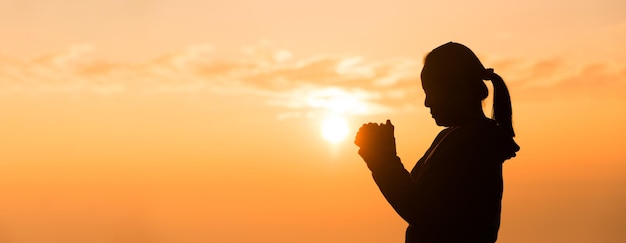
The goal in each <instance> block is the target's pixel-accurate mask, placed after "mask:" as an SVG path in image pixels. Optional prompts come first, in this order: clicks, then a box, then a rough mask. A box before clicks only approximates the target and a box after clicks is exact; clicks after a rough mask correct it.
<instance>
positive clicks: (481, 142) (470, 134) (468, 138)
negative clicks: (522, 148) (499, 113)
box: [446, 118, 519, 159]
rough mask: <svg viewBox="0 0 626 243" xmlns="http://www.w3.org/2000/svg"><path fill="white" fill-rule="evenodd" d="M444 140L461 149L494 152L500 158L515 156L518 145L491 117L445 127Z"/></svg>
mask: <svg viewBox="0 0 626 243" xmlns="http://www.w3.org/2000/svg"><path fill="white" fill-rule="evenodd" d="M446 130H448V131H449V134H448V135H447V136H446V140H447V141H446V142H447V143H448V144H449V145H450V146H453V147H457V148H458V149H461V150H472V151H475V152H479V153H483V154H494V155H496V156H497V157H501V158H502V159H508V158H511V157H514V156H515V152H517V151H518V150H519V146H517V144H516V143H515V141H513V138H511V137H508V136H506V135H505V133H504V132H503V131H502V129H501V128H500V127H499V126H498V124H497V123H496V122H495V121H494V120H492V119H488V118H486V119H484V120H482V121H479V122H476V123H472V124H468V125H465V126H458V127H451V128H448V129H446Z"/></svg>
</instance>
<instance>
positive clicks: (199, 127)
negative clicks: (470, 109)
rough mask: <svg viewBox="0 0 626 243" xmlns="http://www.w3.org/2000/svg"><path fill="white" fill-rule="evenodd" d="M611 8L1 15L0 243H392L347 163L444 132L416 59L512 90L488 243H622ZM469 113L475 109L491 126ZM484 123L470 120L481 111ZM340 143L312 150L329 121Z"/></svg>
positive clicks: (484, 4)
mask: <svg viewBox="0 0 626 243" xmlns="http://www.w3.org/2000/svg"><path fill="white" fill-rule="evenodd" d="M625 13H626V5H625V4H624V3H623V2H621V1H552V2H550V3H544V1H523V3H521V2H520V3H513V2H511V3H507V2H502V1H479V2H478V3H473V4H469V3H465V4H458V5H457V4H454V3H453V1H400V0H394V1H378V2H377V1H366V2H363V1H278V0H274V1H223V2H217V1H166V0H161V1H158V0H155V1H147V0H145V1H70V0H63V1H54V2H52V1H17V0H16V1H0V29H2V30H3V31H0V40H1V41H0V43H2V44H1V45H0V111H2V112H0V135H1V138H0V154H2V156H1V158H0V168H1V169H0V178H2V179H0V195H2V196H1V197H0V242H251V241H255V242H401V241H402V240H403V232H404V228H405V226H406V225H405V223H404V222H403V221H402V220H401V219H400V218H399V217H398V216H397V215H395V213H394V212H393V210H392V209H391V207H390V206H389V205H388V204H387V203H386V202H385V201H384V199H383V197H382V196H381V195H380V193H379V192H378V190H377V188H376V186H375V184H374V183H373V181H372V180H371V176H370V174H369V172H368V170H367V168H366V166H365V165H364V164H363V162H362V161H361V160H360V158H359V157H358V156H357V154H356V147H355V146H353V145H352V144H351V140H352V136H353V135H354V132H355V131H356V129H357V128H358V126H360V124H361V123H363V122H369V121H378V122H382V121H384V120H385V119H387V118H390V119H392V121H393V122H394V124H395V125H396V138H397V142H398V152H399V155H400V156H401V158H402V159H403V162H404V164H405V165H406V167H407V168H411V167H412V166H413V164H414V163H415V161H417V159H418V158H419V157H420V156H421V154H422V153H423V152H424V151H425V149H426V148H427V146H428V145H429V144H430V142H431V141H432V139H433V138H434V136H435V135H436V134H437V132H438V131H439V130H440V128H438V127H436V126H435V124H434V122H433V121H432V119H431V118H430V115H429V114H428V110H427V109H426V108H424V107H423V105H422V104H423V94H422V90H421V87H420V84H419V72H420V69H421V61H422V60H421V59H422V57H423V56H424V55H425V54H426V53H427V52H428V51H429V50H431V49H433V48H434V47H436V46H438V45H440V44H443V43H445V42H447V41H458V42H461V43H464V44H466V45H468V46H469V47H470V48H472V49H473V50H474V51H475V52H477V53H478V54H479V56H480V57H481V59H482V60H483V63H484V64H485V65H486V66H489V67H493V68H495V70H496V72H498V73H499V74H501V75H502V76H503V77H504V78H505V80H506V81H507V82H508V84H509V87H510V89H511V93H512V96H513V106H514V123H515V127H516V132H517V134H518V137H517V140H518V142H519V144H520V145H521V146H522V150H521V151H520V153H519V156H518V157H517V158H515V159H513V160H511V161H508V162H506V163H505V196H504V201H503V203H504V205H503V206H504V208H503V221H502V228H501V233H500V239H501V240H500V241H499V242H512V243H515V242H624V241H626V234H624V233H623V230H622V228H623V225H626V210H625V209H624V207H623V205H625V204H626V191H625V190H624V188H625V187H624V186H626V180H625V179H624V178H626V153H624V152H623V148H622V147H623V144H626V129H625V128H624V126H623V124H625V123H626V112H624V111H623V109H622V107H625V106H626V100H625V99H624V98H623V93H624V91H625V90H626V50H625V49H624V48H623V43H624V42H625V41H626V18H625V17H624V16H626V15H625ZM489 104H490V103H489V102H488V101H487V102H486V104H485V107H486V108H488V107H489ZM487 112H488V111H487ZM329 116H341V117H343V118H345V119H346V121H347V123H348V127H349V129H350V132H349V134H348V138H347V139H346V140H344V141H342V142H339V143H337V144H332V143H329V142H328V141H326V140H324V138H323V137H322V132H321V131H320V129H321V124H322V122H323V120H324V119H325V118H326V117H329Z"/></svg>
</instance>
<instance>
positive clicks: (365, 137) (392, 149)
mask: <svg viewBox="0 0 626 243" xmlns="http://www.w3.org/2000/svg"><path fill="white" fill-rule="evenodd" d="M354 144H356V145H357V146H359V148H360V149H359V155H360V156H361V158H363V160H365V162H366V163H368V164H370V163H381V162H382V161H385V160H387V159H390V158H393V157H395V156H396V139H395V137H394V126H393V124H391V121H390V120H387V122H386V123H384V124H378V123H371V122H370V123H366V124H363V126H361V128H359V131H358V132H357V134H356V138H355V140H354Z"/></svg>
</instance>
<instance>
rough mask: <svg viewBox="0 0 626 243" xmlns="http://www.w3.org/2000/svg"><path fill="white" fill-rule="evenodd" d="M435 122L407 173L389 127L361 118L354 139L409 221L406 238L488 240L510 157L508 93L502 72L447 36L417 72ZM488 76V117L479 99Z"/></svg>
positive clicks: (493, 236) (512, 153) (390, 199)
mask: <svg viewBox="0 0 626 243" xmlns="http://www.w3.org/2000/svg"><path fill="white" fill-rule="evenodd" d="M421 79H422V87H423V89H424V92H425V93H426V99H425V102H424V105H425V106H426V107H429V108H430V112H431V114H432V117H433V118H434V119H435V121H436V123H437V125H439V126H444V127H446V128H445V129H444V130H442V131H441V132H440V133H439V135H437V137H436V138H435V140H434V142H433V143H432V145H431V146H430V148H429V149H428V150H427V151H426V153H425V154H424V156H423V157H422V158H421V159H420V160H419V161H418V162H417V164H416V165H415V167H414V168H413V170H411V172H410V173H409V172H408V171H407V170H406V169H405V168H404V166H403V165H402V163H401V161H400V158H399V157H398V156H397V155H396V145H395V138H394V134H393V132H394V131H393V130H394V127H393V125H392V124H391V121H389V120H387V122H386V123H385V124H376V123H367V124H364V125H363V126H362V127H361V128H360V129H359V131H358V133H357V135H356V139H355V144H356V145H357V146H359V147H360V149H359V155H360V156H361V157H362V158H363V160H364V161H365V162H366V164H367V166H368V168H369V169H370V170H371V171H372V175H373V177H374V181H375V182H376V184H377V185H378V187H379V188H380V190H381V192H382V193H383V195H384V197H385V198H386V199H387V201H388V202H389V204H391V206H392V207H393V208H394V209H395V211H396V212H397V213H398V214H399V215H400V216H401V217H402V218H403V219H404V220H405V221H406V222H408V223H409V226H408V228H407V231H406V242H407V243H409V242H410V243H416V242H419V243H429V242H495V241H496V239H497V236H498V229H499V227H500V211H501V201H502V190H503V182H502V163H503V162H504V161H505V160H507V159H510V158H511V157H514V156H515V153H516V152H517V151H519V146H518V145H517V144H516V143H515V141H514V140H513V137H514V136H515V133H514V131H513V126H512V121H511V116H512V112H511V99H510V96H509V91H508V89H507V87H506V85H505V84H504V81H503V80H502V78H501V77H500V76H499V75H497V74H495V73H494V72H493V69H485V67H484V66H483V65H482V63H481V62H480V60H478V57H476V55H475V54H474V53H473V52H472V51H471V50H470V49H469V48H467V47H466V46H464V45H461V44H458V43H453V42H449V43H446V44H444V45H442V46H439V47H437V48H435V49H434V50H433V51H431V52H430V53H429V54H428V55H427V56H426V58H425V60H424V68H423V69H422V74H421ZM483 80H490V81H491V82H492V84H493V87H494V103H493V119H489V118H487V117H485V115H484V112H483V110H482V100H484V99H485V98H487V95H488V91H487V86H486V85H485V83H484V82H483Z"/></svg>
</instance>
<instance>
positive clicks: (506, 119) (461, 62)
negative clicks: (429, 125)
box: [421, 42, 515, 137]
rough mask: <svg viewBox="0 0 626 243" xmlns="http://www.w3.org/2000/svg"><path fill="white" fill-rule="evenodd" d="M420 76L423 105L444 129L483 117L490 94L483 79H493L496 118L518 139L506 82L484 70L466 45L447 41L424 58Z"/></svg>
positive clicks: (488, 70)
mask: <svg viewBox="0 0 626 243" xmlns="http://www.w3.org/2000/svg"><path fill="white" fill-rule="evenodd" d="M421 77H422V87H423V88H424V92H426V100H425V101H424V105H426V107H429V108H430V110H431V114H432V115H433V118H435V120H436V122H437V124H439V125H442V126H457V125H462V124H463V123H464V122H468V121H469V122H471V120H473V119H477V118H484V113H483V110H482V100H484V99H485V98H487V95H488V91H487V86H486V85H485V83H484V82H483V80H490V81H491V82H492V84H493V90H494V97H493V118H494V119H495V120H496V122H497V123H498V125H499V126H500V127H502V128H503V130H504V132H505V133H506V134H507V135H508V136H510V137H514V136H515V132H514V131H513V125H512V109H511V97H510V94H509V90H508V88H507V87H506V84H505V83H504V80H502V78H501V77H500V76H499V75H497V74H495V73H494V72H493V69H485V67H484V66H483V64H482V63H481V62H480V60H478V57H476V54H474V52H472V50H470V49H469V48H467V47H466V46H464V45H461V44H459V43H454V42H448V43H446V44H444V45H441V46H439V47H437V48H435V49H434V50H432V51H431V52H430V53H428V55H426V58H425V59H424V68H423V69H422V75H421Z"/></svg>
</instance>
